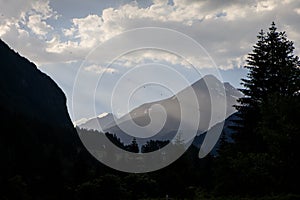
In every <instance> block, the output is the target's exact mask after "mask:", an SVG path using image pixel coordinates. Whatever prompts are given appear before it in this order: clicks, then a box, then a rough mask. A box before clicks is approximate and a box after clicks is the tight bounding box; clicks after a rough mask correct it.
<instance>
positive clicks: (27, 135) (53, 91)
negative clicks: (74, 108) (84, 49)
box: [0, 40, 83, 199]
mask: <svg viewBox="0 0 300 200" xmlns="http://www.w3.org/2000/svg"><path fill="white" fill-rule="evenodd" d="M0 58H1V64H0V91H1V92H0V128H1V129H2V130H1V131H0V157H1V165H0V171H1V172H0V187H1V188H2V189H3V190H2V191H10V189H11V188H14V187H16V188H17V187H18V188H19V187H22V188H24V187H25V186H26V188H27V189H28V190H30V192H31V193H32V194H33V195H34V196H36V198H33V199H46V198H44V197H45V196H47V194H48V196H50V195H51V196H55V195H56V194H55V192H58V193H57V197H58V196H59V191H62V187H63V186H62V184H63V183H64V182H67V181H69V180H70V178H69V177H72V176H70V175H69V174H70V173H71V171H72V170H73V169H74V168H75V166H76V165H75V159H78V152H79V151H80V149H82V148H83V146H82V145H81V141H80V139H79V137H78V135H77V133H76V131H75V129H74V127H73V124H72V122H71V120H70V117H69V115H68V111H67V107H66V97H65V95H64V93H63V92H62V90H61V89H60V88H59V87H58V86H57V84H56V83H55V82H54V81H53V80H52V79H51V78H50V77H49V76H47V75H46V74H44V73H43V72H41V71H40V70H39V69H38V68H37V67H36V66H35V65H34V64H33V63H31V62H30V61H28V60H27V59H26V58H24V57H22V56H20V55H19V54H18V53H16V52H14V51H13V50H12V49H10V48H9V47H8V45H6V44H5V43H4V42H3V41H2V40H0ZM67 177H68V178H67ZM12 181H17V182H12ZM17 184H20V185H17ZM17 194H18V192H8V193H6V192H4V193H1V195H0V199H2V198H3V199H23V198H22V197H14V198H8V196H9V195H17ZM22 194H23V193H22ZM24 198H25V197H24Z"/></svg>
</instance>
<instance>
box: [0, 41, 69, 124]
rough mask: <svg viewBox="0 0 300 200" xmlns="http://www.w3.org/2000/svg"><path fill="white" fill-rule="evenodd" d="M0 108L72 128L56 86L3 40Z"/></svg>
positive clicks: (1, 43)
mask: <svg viewBox="0 0 300 200" xmlns="http://www.w3.org/2000/svg"><path fill="white" fill-rule="evenodd" d="M0 56H1V58H2V59H1V69H0V70H1V73H0V90H1V93H0V106H1V107H3V108H5V109H7V110H8V111H9V112H12V113H19V114H22V115H24V116H26V117H28V118H30V119H32V120H38V121H40V122H44V123H49V124H55V125H56V126H61V127H71V121H70V118H69V115H68V112H67V108H66V97H65V95H64V93H63V92H62V90H61V89H60V88H59V87H58V86H57V84H56V83H55V82H54V81H53V80H52V79H51V78H50V77H49V76H47V75H46V74H44V73H43V72H41V71H40V70H39V69H37V67H36V66H35V65H34V64H33V63H31V62H30V61H28V60H27V59H26V58H24V57H21V56H20V55H19V54H18V53H15V52H13V51H12V50H11V49H10V48H9V47H8V46H7V45H6V44H5V43H4V42H3V41H1V40H0Z"/></svg>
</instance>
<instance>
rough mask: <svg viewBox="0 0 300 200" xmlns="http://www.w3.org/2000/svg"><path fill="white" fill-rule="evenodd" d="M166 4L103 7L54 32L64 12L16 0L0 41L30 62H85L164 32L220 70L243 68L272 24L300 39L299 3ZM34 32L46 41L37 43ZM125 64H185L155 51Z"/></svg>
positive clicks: (0, 25)
mask: <svg viewBox="0 0 300 200" xmlns="http://www.w3.org/2000/svg"><path fill="white" fill-rule="evenodd" d="M25 2H26V3H25ZM168 2H169V1H167V0H155V1H153V4H152V5H150V6H148V7H145V6H144V7H142V6H140V5H139V3H138V1H134V2H132V3H129V4H124V5H120V6H119V7H116V8H105V9H103V11H102V13H101V14H90V13H88V11H87V14H86V15H85V17H75V18H73V19H71V20H70V22H71V24H69V25H65V24H63V25H62V26H61V27H59V25H60V24H56V27H55V26H53V27H52V26H51V25H50V24H48V19H50V18H51V19H57V17H58V16H59V14H61V15H64V13H59V14H58V13H57V12H55V11H54V10H53V9H52V8H51V7H50V4H49V1H34V0H30V1H21V2H20V1H17V0H12V1H9V5H6V6H5V9H1V8H4V7H3V6H1V8H0V11H1V12H0V13H3V15H4V16H3V17H2V18H3V20H1V21H0V36H1V37H2V38H3V39H4V40H5V41H7V42H8V43H9V44H10V45H11V46H12V47H13V48H15V49H16V50H18V51H20V52H21V53H22V54H24V55H25V56H27V57H28V58H29V59H31V60H33V61H35V62H38V63H40V64H43V63H55V62H70V61H75V60H83V59H84V58H85V56H86V55H87V54H88V52H89V51H90V50H92V49H93V48H95V47H96V46H97V45H99V44H101V43H103V42H104V41H107V40H109V39H110V38H112V37H114V36H116V35H118V34H120V33H122V32H123V31H126V30H129V29H133V28H140V27H145V26H146V27H147V26H148V27H149V26H155V27H165V28H170V29H175V30H177V31H180V32H183V33H185V34H187V35H189V36H191V37H192V38H194V39H195V40H196V41H198V42H199V43H200V44H201V45H203V47H204V48H205V49H206V50H207V51H208V52H209V54H210V55H211V57H212V58H213V59H214V60H215V62H216V64H217V66H219V67H220V68H222V69H230V68H232V67H233V65H241V64H243V62H242V61H241V60H243V59H245V55H247V53H249V52H250V51H251V47H252V45H253V44H254V42H255V41H256V35H257V33H258V31H259V30H260V29H261V28H264V29H266V28H267V27H268V26H269V25H270V23H271V22H272V21H273V20H274V21H277V22H278V25H279V28H285V27H288V29H287V31H288V32H287V33H288V36H289V37H290V39H291V40H295V41H296V40H298V39H299V35H300V26H299V23H298V19H299V14H300V11H299V7H300V2H299V1H296V0H285V1H280V0H263V1H259V0H246V1H239V0H229V1H196V0H174V1H173V3H172V4H170V3H168ZM4 3H8V1H5V0H0V5H4ZM291 10H293V11H294V12H290V11H291ZM12 13H13V14H12ZM283 25H285V26H283ZM22 26H27V27H28V29H26V28H23V27H22ZM30 30H31V31H32V33H34V34H36V35H39V36H44V37H38V38H37V37H36V35H34V34H32V33H31V32H30ZM281 30H285V29H281ZM45 35H46V36H45ZM145 37H151V36H149V35H147V36H145ZM16 40H18V41H16ZM129 42H135V41H134V39H133V40H132V41H129ZM295 44H296V49H297V48H299V47H300V44H298V43H295ZM174 45H176V44H174ZM116 48H118V47H117V46H112V47H110V48H109V50H108V51H111V52H113V51H114V49H116ZM37 49H38V51H37ZM182 49H184V50H186V51H187V52H189V48H188V47H184V46H183V47H182ZM123 59H124V60H123V64H124V65H125V66H130V65H134V64H136V63H139V62H143V60H145V59H153V60H157V61H164V62H168V63H171V64H181V65H184V63H183V62H182V60H181V59H178V57H177V56H174V55H171V54H158V53H154V52H143V54H141V53H140V54H139V55H138V54H136V55H135V56H134V55H131V56H128V57H124V58H123ZM125 59H127V60H125ZM189 59H191V60H197V59H198V60H199V57H198V56H197V55H195V54H193V52H190V57H189ZM198 63H199V65H205V66H206V65H208V64H207V61H205V60H201V59H200V60H199V61H198ZM203 63H205V64H203ZM103 64H105V63H102V65H100V66H103ZM100 71H101V70H100Z"/></svg>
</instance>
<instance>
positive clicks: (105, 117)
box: [77, 113, 114, 131]
mask: <svg viewBox="0 0 300 200" xmlns="http://www.w3.org/2000/svg"><path fill="white" fill-rule="evenodd" d="M113 122H114V115H113V114H112V113H104V114H101V115H99V116H97V117H96V118H92V119H90V120H87V121H86V122H83V123H81V124H77V126H79V127H80V128H84V129H90V130H101V129H102V130H101V131H103V130H106V129H107V128H109V125H110V124H111V123H113Z"/></svg>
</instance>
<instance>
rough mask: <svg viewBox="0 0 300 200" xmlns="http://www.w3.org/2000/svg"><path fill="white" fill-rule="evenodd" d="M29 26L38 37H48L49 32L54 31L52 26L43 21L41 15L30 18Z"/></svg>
mask: <svg viewBox="0 0 300 200" xmlns="http://www.w3.org/2000/svg"><path fill="white" fill-rule="evenodd" d="M27 26H28V28H30V29H31V30H32V32H33V33H35V34H37V35H46V34H47V33H48V32H49V31H51V30H53V28H52V27H51V26H50V25H48V24H47V23H46V22H45V21H42V17H41V15H38V14H35V15H31V16H29V17H28V22H27Z"/></svg>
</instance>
